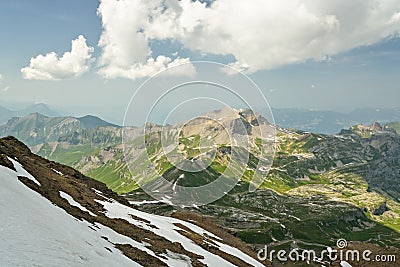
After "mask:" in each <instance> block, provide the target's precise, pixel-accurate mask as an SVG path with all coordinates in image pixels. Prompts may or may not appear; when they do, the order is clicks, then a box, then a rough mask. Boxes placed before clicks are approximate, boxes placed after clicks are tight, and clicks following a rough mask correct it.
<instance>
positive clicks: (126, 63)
mask: <svg viewBox="0 0 400 267" xmlns="http://www.w3.org/2000/svg"><path fill="white" fill-rule="evenodd" d="M160 7H161V1H141V0H139V1H137V0H134V1H128V0H122V1H113V0H112V1H109V0H104V1H101V3H100V5H99V8H98V10H97V13H98V15H99V16H100V17H101V19H102V24H103V32H102V34H101V37H100V40H99V43H98V45H99V47H101V48H102V54H101V56H100V59H99V65H100V70H99V73H100V74H101V75H103V76H104V77H106V78H116V77H124V78H130V79H136V78H142V77H148V76H151V75H153V74H155V73H157V72H160V71H162V70H165V69H166V68H168V67H171V66H174V65H179V64H183V63H188V62H189V59H187V58H179V57H177V58H175V59H171V58H170V57H167V56H163V55H160V56H158V57H156V58H154V57H152V55H151V54H152V51H151V49H150V48H149V39H148V37H147V36H146V35H145V33H144V32H143V29H144V27H145V26H146V23H147V21H148V19H149V18H148V17H149V16H150V15H151V14H152V13H153V12H155V14H156V13H157V12H158V11H157V9H158V8H160ZM193 70H194V69H193V68H191V67H189V68H188V71H189V73H188V74H192V72H193ZM182 74H185V73H182Z"/></svg>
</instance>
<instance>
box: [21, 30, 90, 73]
mask: <svg viewBox="0 0 400 267" xmlns="http://www.w3.org/2000/svg"><path fill="white" fill-rule="evenodd" d="M93 50H94V49H93V47H90V46H88V45H87V44H86V39H85V38H84V37H83V36H82V35H79V36H78V38H77V39H75V40H72V42H71V51H70V52H65V53H64V54H63V55H62V56H61V57H59V56H58V55H57V54H56V53H55V52H50V53H47V54H46V55H38V56H37V57H34V58H31V60H30V64H29V66H28V67H25V68H22V69H21V73H22V76H23V77H24V79H29V80H62V79H70V78H76V77H79V76H81V75H82V74H83V73H85V72H87V71H88V70H89V69H90V64H91V61H92V53H93Z"/></svg>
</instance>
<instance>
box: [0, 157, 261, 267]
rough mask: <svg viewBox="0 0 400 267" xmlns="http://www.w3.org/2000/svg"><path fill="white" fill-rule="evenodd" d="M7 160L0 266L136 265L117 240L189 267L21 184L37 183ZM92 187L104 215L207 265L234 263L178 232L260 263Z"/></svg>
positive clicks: (0, 173)
mask: <svg viewBox="0 0 400 267" xmlns="http://www.w3.org/2000/svg"><path fill="white" fill-rule="evenodd" d="M10 161H12V163H13V164H14V167H15V169H16V170H17V171H16V172H15V171H13V170H11V169H8V168H6V167H3V166H1V165H0V183H1V186H0V218H1V222H0V266H141V265H140V264H139V263H136V262H133V261H132V260H131V259H129V258H127V257H126V256H125V255H123V254H122V252H121V251H120V250H118V249H117V248H116V244H127V245H131V246H132V247H133V248H137V249H139V250H141V251H143V252H145V253H147V254H148V255H149V257H155V258H157V259H158V260H160V261H162V262H164V263H165V264H167V265H168V266H172V267H181V266H182V267H185V266H191V258H190V257H188V256H186V255H182V254H179V253H176V252H172V251H170V250H168V248H166V250H165V253H162V254H160V253H158V254H157V253H155V252H154V251H153V250H152V246H151V245H150V244H148V243H146V242H144V241H142V242H139V241H135V240H133V239H132V238H130V237H127V236H124V235H121V234H119V233H118V232H116V231H115V230H114V229H111V228H109V227H107V226H105V225H103V224H101V223H98V222H94V223H89V222H88V221H86V220H84V219H81V220H78V219H76V218H75V217H73V216H72V215H70V214H69V213H67V212H66V211H65V210H64V209H62V208H61V207H58V206H56V205H54V204H53V203H52V202H50V201H49V200H48V199H47V198H45V197H43V196H42V195H40V194H39V193H37V192H35V191H33V190H31V189H30V188H29V187H27V186H26V185H24V184H23V183H22V182H20V181H19V180H18V176H24V177H27V178H29V179H30V180H32V181H34V182H35V183H36V184H38V185H40V183H39V182H38V181H37V179H36V178H35V177H34V176H32V175H31V174H30V173H28V172H27V171H26V170H25V169H24V168H23V166H22V165H21V164H19V163H18V162H17V161H15V160H12V159H10ZM92 189H93V191H94V192H95V193H96V194H97V195H99V196H102V198H103V199H104V201H102V200H98V199H95V201H96V202H98V203H100V204H101V205H102V206H103V207H104V209H105V210H106V211H105V214H104V216H107V217H108V218H110V219H117V218H121V219H124V220H126V221H128V222H129V223H130V224H132V225H135V226H136V227H139V228H143V229H146V230H148V231H151V232H152V233H154V234H156V235H158V236H161V237H163V238H165V239H167V240H169V241H171V242H178V243H180V244H182V247H183V248H184V249H185V250H186V251H190V252H193V253H195V254H198V255H201V256H203V257H204V258H201V259H199V261H200V262H203V263H204V264H206V265H208V266H221V267H224V266H235V265H234V264H232V263H231V262H229V261H228V260H226V259H224V258H223V257H221V256H219V255H216V254H213V253H211V252H209V251H207V250H206V249H204V248H202V247H201V246H200V245H198V244H196V243H195V242H194V241H193V240H191V239H190V238H188V237H186V236H185V235H184V234H182V231H183V232H186V233H188V231H192V232H194V233H196V234H198V235H200V236H202V237H204V238H205V240H206V241H205V242H206V243H207V244H209V245H211V246H214V247H215V249H219V250H220V251H221V252H225V253H226V254H228V255H233V256H235V257H237V258H238V259H240V260H242V261H244V262H246V263H248V264H249V265H251V266H263V265H262V264H261V263H259V262H257V261H256V260H255V259H253V258H251V257H250V256H248V255H247V254H245V253H243V252H242V251H240V250H238V249H236V248H234V247H231V246H228V245H226V244H224V243H222V242H223V240H222V239H221V238H219V237H217V236H216V235H214V234H212V233H210V232H208V231H206V230H204V229H202V228H201V227H198V226H196V225H194V224H191V223H189V222H186V221H182V220H179V219H175V218H171V217H165V216H159V215H152V214H148V213H145V212H142V211H138V210H135V209H133V208H131V207H128V206H126V205H123V204H121V203H120V202H117V201H116V200H114V199H111V198H107V197H105V196H104V195H103V193H102V192H101V191H99V190H95V189H94V188H92ZM59 196H60V197H61V198H63V199H65V200H67V202H68V203H69V205H71V206H74V207H78V208H79V209H80V210H82V211H83V212H88V213H89V214H90V215H91V216H93V217H95V218H98V216H97V215H96V214H94V213H93V212H92V211H90V210H88V209H87V208H86V207H84V206H83V205H82V204H81V203H79V202H78V201H77V199H74V198H73V197H72V196H71V195H70V194H68V193H65V192H64V191H61V190H60V191H59ZM78 199H79V198H78ZM97 212H98V211H97ZM185 228H186V229H185ZM142 264H143V263H142Z"/></svg>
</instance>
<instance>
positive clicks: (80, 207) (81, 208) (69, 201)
mask: <svg viewBox="0 0 400 267" xmlns="http://www.w3.org/2000/svg"><path fill="white" fill-rule="evenodd" d="M60 197H62V198H63V199H65V200H66V201H68V203H69V204H70V205H71V206H74V207H77V208H79V209H80V210H81V211H84V212H88V213H89V214H90V216H93V217H97V215H96V214H94V213H93V212H91V211H90V210H88V209H87V208H85V207H84V206H82V205H81V204H80V203H79V202H76V201H75V200H74V199H73V198H72V197H71V196H70V195H68V194H67V193H65V192H63V191H60Z"/></svg>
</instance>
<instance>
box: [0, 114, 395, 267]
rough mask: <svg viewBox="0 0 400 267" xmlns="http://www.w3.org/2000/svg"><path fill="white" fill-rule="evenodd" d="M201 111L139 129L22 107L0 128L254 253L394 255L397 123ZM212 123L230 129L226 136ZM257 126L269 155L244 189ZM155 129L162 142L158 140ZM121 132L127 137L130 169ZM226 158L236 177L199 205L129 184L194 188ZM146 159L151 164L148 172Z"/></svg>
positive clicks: (140, 206)
mask: <svg viewBox="0 0 400 267" xmlns="http://www.w3.org/2000/svg"><path fill="white" fill-rule="evenodd" d="M206 117H212V118H214V119H216V120H215V122H210V121H206V120H204V119H201V118H199V119H196V120H192V121H191V122H190V123H185V124H176V125H168V126H167V127H163V128H162V127H160V126H159V125H155V124H152V125H148V127H149V128H148V129H149V130H150V131H147V132H146V133H147V135H146V136H145V135H144V130H143V127H125V128H121V127H119V126H115V125H110V124H106V125H105V124H104V122H101V121H99V120H98V119H93V120H92V122H93V123H89V124H87V123H85V121H86V120H83V122H81V121H80V120H79V119H76V118H69V117H68V118H66V117H63V118H46V116H42V115H39V114H31V115H28V116H26V117H24V118H20V119H15V120H11V121H9V123H7V124H6V125H3V126H1V127H0V133H1V134H2V135H13V136H16V137H17V138H19V139H20V140H21V141H23V142H25V143H27V144H28V145H29V147H30V148H31V149H32V151H33V152H34V153H37V154H39V155H41V156H43V157H45V158H47V159H50V160H53V161H56V162H60V163H63V164H66V165H69V166H72V167H74V168H76V169H78V170H80V171H81V172H83V173H84V174H85V175H87V176H90V177H93V178H95V179H97V180H98V181H101V182H104V183H105V184H106V185H107V187H108V188H110V189H112V190H113V191H114V192H117V193H119V194H122V196H123V197H124V199H127V200H128V201H129V203H130V204H131V205H133V206H134V207H135V208H136V209H137V210H141V211H143V212H151V213H153V214H158V215H161V216H171V215H172V214H175V212H176V211H177V210H178V211H180V212H182V214H185V212H188V211H189V212H190V213H191V214H196V216H205V217H207V218H208V219H211V220H212V221H213V222H215V223H216V224H217V225H219V226H221V227H222V228H223V229H226V230H228V231H229V232H230V233H233V234H234V235H235V236H236V237H238V238H239V239H241V240H242V241H244V242H245V243H247V244H249V245H251V246H252V247H253V249H254V251H257V249H259V248H262V247H263V246H264V245H265V244H269V245H271V247H274V248H286V249H289V248H291V247H293V246H294V247H298V248H299V249H305V248H307V247H309V246H311V245H312V246H313V247H318V248H324V247H326V246H332V245H334V243H335V240H337V239H339V238H346V239H347V240H351V241H354V245H357V246H360V247H369V246H374V248H375V249H376V250H379V249H382V248H385V249H389V250H390V251H395V253H399V252H398V250H397V249H399V248H400V247H399V240H400V234H399V233H400V204H399V201H400V187H399V184H400V183H399V179H400V173H399V168H398V166H400V136H399V135H398V132H396V131H398V130H399V127H398V123H391V124H388V125H381V124H379V123H373V124H372V125H370V126H366V125H363V124H358V125H353V126H352V127H349V128H347V129H344V130H342V131H340V132H339V133H338V134H335V135H326V134H316V133H309V132H304V131H299V130H288V129H285V128H282V127H278V126H274V125H272V124H269V122H268V121H266V120H265V119H263V118H262V117H261V116H259V115H258V114H255V113H252V112H251V111H247V110H238V111H235V113H226V111H223V110H222V111H212V112H210V113H208V114H206ZM255 118H257V120H255ZM88 125H90V126H88ZM219 125H223V126H224V127H222V128H226V129H229V131H231V132H233V133H235V138H234V140H235V141H232V140H231V139H229V138H228V136H227V135H226V134H224V132H223V131H221V128H219ZM261 128H263V129H266V130H267V132H269V133H275V134H276V143H274V144H275V146H276V147H275V148H276V151H275V157H274V161H273V164H272V166H271V170H270V171H269V174H268V176H267V177H266V179H265V180H264V182H263V183H262V184H261V186H260V188H259V189H258V190H256V191H254V192H249V190H248V189H249V186H251V184H252V180H251V177H252V176H253V174H256V173H259V170H258V169H257V164H258V162H260V161H261V162H264V161H265V162H266V163H267V162H268V157H266V158H265V157H264V156H263V155H262V154H260V150H261V148H263V147H264V145H267V147H268V145H270V144H271V143H270V139H268V138H266V139H261V138H260V135H259V132H260V129H261ZM163 134H164V135H165V136H167V137H168V138H167V140H162V136H163ZM123 136H129V142H128V145H129V148H130V149H129V151H128V156H129V155H131V157H129V159H130V160H129V161H128V163H129V164H130V168H128V165H127V163H126V157H125V154H124V148H123V145H122V139H123ZM240 138H244V139H247V140H250V142H249V146H248V147H245V148H244V147H243V146H242V143H243V141H241V139H240ZM173 140H179V143H180V145H179V146H177V147H172V148H171V149H169V150H168V151H167V152H165V151H164V150H163V149H162V146H161V142H163V141H166V144H164V145H166V146H167V147H169V145H170V144H171V143H172V141H173ZM201 140H208V141H207V142H206V143H202V142H200V141H201ZM143 144H145V145H143ZM211 144H212V145H211ZM238 144H239V145H238ZM125 145H127V144H125ZM233 149H237V151H244V150H246V151H247V152H248V153H249V156H248V157H247V160H246V161H244V162H239V161H238V160H235V159H233V158H232V157H231V156H230V155H229V152H230V151H232V150H233ZM212 151H214V153H215V155H214V157H213V161H212V162H210V165H209V167H207V168H206V169H205V170H203V171H201V172H197V173H191V172H185V171H182V170H181V169H177V168H176V167H175V166H176V165H174V164H171V162H170V160H171V159H174V158H176V157H177V156H179V155H181V156H183V158H185V159H189V160H191V161H193V162H196V161H198V160H201V159H206V158H208V155H207V153H211V152H212ZM147 153H149V155H148V154H147ZM267 155H269V154H268V153H267ZM148 158H150V161H149V160H148ZM21 164H22V163H21ZM229 164H232V166H233V167H234V168H233V172H232V173H231V174H228V178H229V177H230V178H232V179H235V178H237V175H238V173H237V172H235V170H236V168H239V167H245V168H246V171H245V172H244V173H243V174H241V175H240V177H239V178H240V180H241V181H240V182H239V183H238V184H237V185H236V186H235V187H234V188H233V189H232V190H231V191H230V192H227V194H226V195H225V196H224V197H223V198H221V199H219V200H217V201H215V202H213V203H210V204H208V205H205V206H201V207H189V208H184V209H183V208H179V207H172V206H170V205H168V201H164V202H157V201H154V200H153V199H152V198H151V197H149V196H148V195H147V194H146V193H145V192H143V191H142V190H141V189H140V188H139V186H138V184H137V182H136V181H137V180H138V178H140V179H141V180H142V181H144V185H146V184H147V183H151V182H152V181H155V179H158V178H157V177H158V176H159V175H162V176H163V177H164V178H165V179H167V180H169V181H174V182H176V184H177V185H181V186H199V185H204V184H208V183H210V182H212V181H214V180H215V179H216V178H217V177H219V176H220V175H221V174H222V173H224V171H225V170H226V169H227V168H228V165H229ZM150 165H153V166H155V170H156V172H154V171H150V169H149V166H150ZM129 169H130V170H129ZM133 177H134V178H135V179H133ZM180 177H184V179H181V178H180ZM102 191H104V189H103V190H102ZM171 197H173V194H171ZM165 202H166V203H165ZM180 218H181V219H182V218H185V215H182V217H180ZM377 246H378V247H377ZM353 266H357V265H353ZM371 266H372V265H371ZM377 266H381V265H377ZM388 266H391V265H388Z"/></svg>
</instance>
